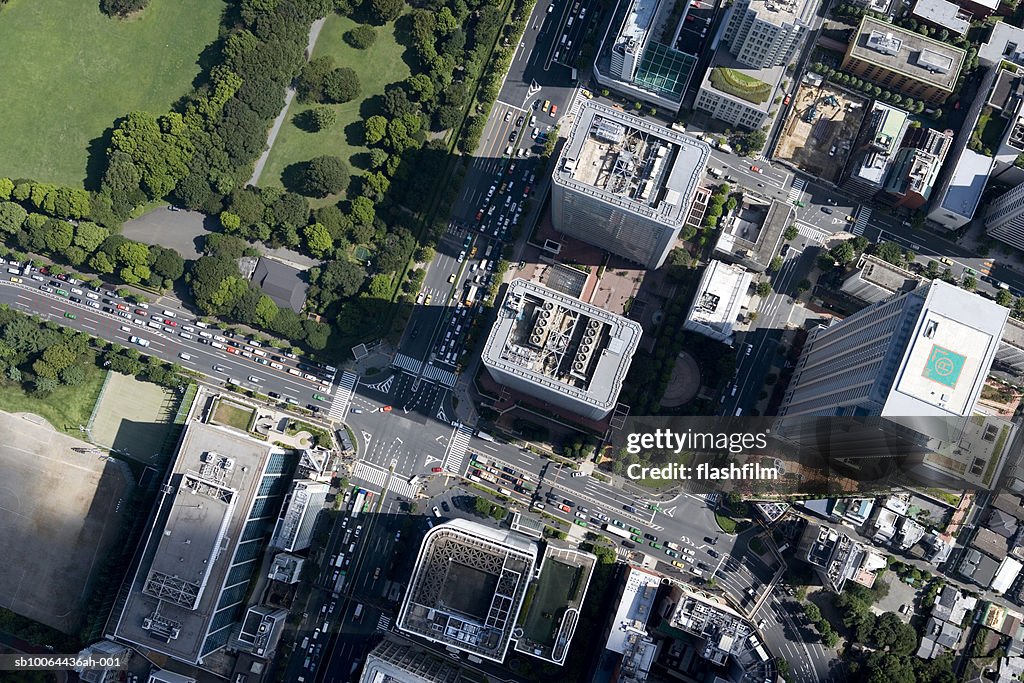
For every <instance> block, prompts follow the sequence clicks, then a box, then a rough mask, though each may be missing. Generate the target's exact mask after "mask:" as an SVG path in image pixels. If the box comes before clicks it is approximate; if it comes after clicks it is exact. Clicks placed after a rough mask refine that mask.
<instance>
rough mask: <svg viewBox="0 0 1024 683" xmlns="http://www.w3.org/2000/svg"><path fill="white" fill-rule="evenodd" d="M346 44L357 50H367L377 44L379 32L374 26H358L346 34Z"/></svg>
mask: <svg viewBox="0 0 1024 683" xmlns="http://www.w3.org/2000/svg"><path fill="white" fill-rule="evenodd" d="M345 42H346V43H348V44H349V45H351V46H352V47H354V48H356V49H357V50H365V49H367V48H369V47H371V46H372V45H373V44H374V43H375V42H377V31H375V30H374V28H373V27H372V26H356V27H355V28H353V29H351V30H349V31H346V32H345Z"/></svg>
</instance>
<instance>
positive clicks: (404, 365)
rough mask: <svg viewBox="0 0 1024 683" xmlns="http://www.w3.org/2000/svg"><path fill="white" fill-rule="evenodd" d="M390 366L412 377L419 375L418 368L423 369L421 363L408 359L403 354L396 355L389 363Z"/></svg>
mask: <svg viewBox="0 0 1024 683" xmlns="http://www.w3.org/2000/svg"><path fill="white" fill-rule="evenodd" d="M391 365H392V366H394V367H396V368H401V369H402V370H407V371H409V372H411V373H412V374H414V375H419V374H420V368H422V367H423V361H421V360H417V359H415V358H410V357H409V356H407V355H405V354H404V353H396V354H395V358H394V360H392V361H391Z"/></svg>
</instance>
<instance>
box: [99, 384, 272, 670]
mask: <svg viewBox="0 0 1024 683" xmlns="http://www.w3.org/2000/svg"><path fill="white" fill-rule="evenodd" d="M203 398H204V397H203V395H202V394H201V395H200V397H199V398H197V400H196V405H197V406H198V405H199V404H201V403H203V400H202V399H203ZM195 409H196V408H194V409H193V410H195ZM283 463H284V453H283V451H281V450H280V449H278V448H277V447H275V446H271V445H269V444H267V443H265V442H260V441H257V440H255V439H252V438H249V437H247V436H245V435H243V434H240V433H238V432H236V431H233V430H230V429H227V428H224V427H218V426H214V425H209V424H205V423H202V422H199V421H191V422H189V423H188V426H187V427H186V429H185V433H184V435H183V436H182V439H181V443H180V445H179V449H178V455H177V457H176V459H175V461H174V463H173V465H172V470H171V473H170V475H169V477H168V480H167V483H166V484H165V485H164V487H163V489H162V492H163V497H162V499H161V501H160V504H159V505H160V507H159V509H158V512H157V516H156V519H155V522H154V526H153V528H152V529H151V531H150V535H149V537H148V538H147V539H146V541H145V548H144V551H143V557H142V561H141V563H140V566H139V569H138V570H137V573H136V576H135V579H134V583H133V587H132V590H131V592H130V593H129V595H128V599H127V601H126V603H125V605H124V608H123V610H122V612H121V615H120V618H119V620H118V622H117V626H116V631H115V635H116V636H117V637H118V638H121V639H123V640H126V641H128V642H131V643H135V644H137V645H140V646H141V647H142V648H144V649H149V650H153V651H156V652H160V653H163V654H165V655H168V656H170V657H173V658H175V659H178V660H180V661H183V662H188V663H192V664H198V663H201V660H202V658H203V657H204V656H205V655H206V654H208V653H209V652H210V651H212V650H214V649H217V647H218V646H223V645H224V643H226V641H227V636H228V635H229V634H228V633H227V631H226V629H227V627H229V626H230V625H231V623H232V621H233V620H232V619H229V620H228V621H227V622H225V623H214V614H215V612H216V611H217V609H218V603H219V600H220V598H221V593H222V590H223V589H224V586H225V580H226V578H227V576H228V573H229V569H230V568H231V564H232V557H233V555H234V552H235V549H236V547H237V546H238V544H239V543H240V542H241V541H242V540H243V536H245V531H244V530H245V529H246V528H247V527H246V523H247V521H248V517H249V512H250V510H251V508H252V505H253V502H254V501H255V499H256V497H257V495H263V496H266V493H265V492H264V493H258V491H257V489H258V488H260V483H261V480H263V479H267V478H269V479H268V481H269V480H273V479H276V475H275V474H272V472H271V470H273V472H280V471H281V470H282V469H283ZM277 500H278V502H279V498H278V499H277ZM269 502H272V500H268V503H269ZM271 510H273V508H271ZM275 512H276V510H273V511H271V512H270V513H269V514H271V515H273V514H275ZM246 538H248V537H247V536H246ZM258 538H259V536H256V537H254V538H253V540H256V539H258ZM253 569H255V568H253ZM249 576H250V575H246V576H245V577H235V579H234V581H235V582H236V583H237V582H238V581H239V580H240V579H243V578H244V579H247V578H248V577H249ZM246 583H247V581H246V580H243V581H242V583H241V586H242V589H244V588H245V585H246ZM236 589H237V587H236ZM233 612H234V611H233V610H232V611H231V612H225V616H232V615H233ZM215 630H219V631H222V632H223V633H222V637H218V638H217V639H215V640H216V645H214V644H213V641H211V642H210V643H207V644H206V646H205V647H204V643H206V641H207V637H208V635H209V634H210V633H211V632H213V631H215Z"/></svg>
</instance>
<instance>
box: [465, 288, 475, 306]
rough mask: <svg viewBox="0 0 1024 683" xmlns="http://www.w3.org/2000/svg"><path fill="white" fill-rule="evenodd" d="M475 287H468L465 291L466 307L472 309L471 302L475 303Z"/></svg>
mask: <svg viewBox="0 0 1024 683" xmlns="http://www.w3.org/2000/svg"><path fill="white" fill-rule="evenodd" d="M476 292H477V286H476V285H470V286H469V289H467V290H466V307H467V308H469V307H472V305H473V302H475V301H476Z"/></svg>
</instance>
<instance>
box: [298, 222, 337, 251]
mask: <svg viewBox="0 0 1024 683" xmlns="http://www.w3.org/2000/svg"><path fill="white" fill-rule="evenodd" d="M303 236H304V237H305V238H306V248H307V249H309V253H311V254H313V256H316V257H317V258H322V257H323V256H324V254H326V253H327V252H328V251H330V250H331V249H332V248H333V247H334V240H332V239H331V233H329V232H327V228H325V227H324V226H323V224H321V223H313V224H312V225H307V226H306V228H305V230H304V231H303Z"/></svg>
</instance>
